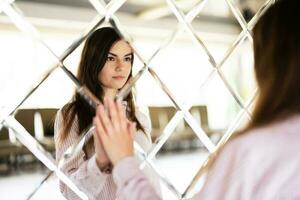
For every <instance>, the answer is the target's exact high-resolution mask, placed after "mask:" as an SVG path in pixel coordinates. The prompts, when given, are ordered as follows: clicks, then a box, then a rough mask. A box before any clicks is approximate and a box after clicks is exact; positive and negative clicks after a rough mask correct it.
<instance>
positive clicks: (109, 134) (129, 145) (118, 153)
mask: <svg viewBox="0 0 300 200" xmlns="http://www.w3.org/2000/svg"><path fill="white" fill-rule="evenodd" d="M105 101H106V105H108V108H109V109H108V110H109V113H106V112H105V111H104V107H103V105H99V106H98V108H97V112H96V116H95V117H94V124H95V126H96V134H97V137H96V138H98V139H100V140H101V142H102V144H103V147H104V149H105V151H106V154H107V156H108V157H109V159H110V161H111V162H112V163H113V165H116V164H117V163H118V162H119V161H120V160H122V159H123V158H125V157H129V156H133V137H132V136H133V135H134V133H135V124H134V123H132V122H130V121H128V119H127V118H126V114H125V110H124V108H123V106H122V105H121V103H120V102H113V101H112V100H105ZM108 114H109V115H108Z"/></svg>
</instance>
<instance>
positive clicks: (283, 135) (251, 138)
mask: <svg viewBox="0 0 300 200" xmlns="http://www.w3.org/2000/svg"><path fill="white" fill-rule="evenodd" d="M299 140H300V115H294V116H291V117H288V118H286V119H284V120H281V121H277V122H274V123H270V124H269V125H266V126H262V127H259V128H254V129H252V130H249V131H247V132H246V133H244V134H243V135H241V136H238V137H237V138H235V139H234V140H233V143H234V144H236V145H237V144H238V145H239V146H244V147H245V148H252V146H253V145H255V146H256V147H262V148H264V147H266V146H269V147H270V146H274V147H278V146H277V145H279V144H280V145H281V146H282V145H288V144H293V143H294V142H295V141H297V142H299Z"/></svg>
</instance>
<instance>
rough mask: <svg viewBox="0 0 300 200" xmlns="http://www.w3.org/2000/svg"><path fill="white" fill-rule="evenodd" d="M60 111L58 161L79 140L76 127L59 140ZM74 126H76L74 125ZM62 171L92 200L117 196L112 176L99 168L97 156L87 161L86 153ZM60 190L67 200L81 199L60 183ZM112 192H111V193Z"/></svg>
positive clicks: (75, 158) (57, 125) (58, 121)
mask: <svg viewBox="0 0 300 200" xmlns="http://www.w3.org/2000/svg"><path fill="white" fill-rule="evenodd" d="M61 118H62V117H61V113H60V111H59V112H58V113H57V115H56V119H55V125H54V134H55V136H54V137H55V144H56V160H57V161H59V160H60V158H61V157H62V156H63V153H64V152H65V150H66V149H67V148H68V147H69V146H71V145H72V144H74V143H75V142H76V141H77V140H78V138H79V137H78V136H77V134H76V132H75V130H76V127H75V126H72V127H71V130H70V133H69V134H68V136H67V138H66V139H65V140H64V141H63V142H61V141H59V140H58V134H59V131H60V129H61V124H62V119H61ZM73 125H74V124H73ZM61 170H62V171H63V172H64V173H65V174H66V175H67V176H68V177H70V179H71V180H72V181H73V182H74V183H75V185H77V187H78V188H79V189H80V190H81V191H82V192H84V193H85V194H86V195H87V196H88V197H89V198H90V199H95V197H101V196H103V198H102V199H113V198H106V196H107V195H115V192H116V191H115V190H116V188H115V187H113V181H112V176H111V175H109V174H105V173H102V172H101V171H100V169H99V168H98V166H97V163H96V156H95V155H94V156H92V157H91V158H89V159H85V156H84V152H83V151H81V152H80V153H79V154H78V155H76V156H74V157H73V158H71V159H69V160H68V161H66V162H65V163H64V164H63V166H62V167H61ZM60 190H61V192H62V194H63V195H64V196H65V197H66V198H67V199H80V198H79V197H78V196H77V195H76V194H75V193H74V192H73V191H72V190H71V189H69V187H67V186H66V185H65V184H64V183H63V182H60ZM110 190H111V191H110Z"/></svg>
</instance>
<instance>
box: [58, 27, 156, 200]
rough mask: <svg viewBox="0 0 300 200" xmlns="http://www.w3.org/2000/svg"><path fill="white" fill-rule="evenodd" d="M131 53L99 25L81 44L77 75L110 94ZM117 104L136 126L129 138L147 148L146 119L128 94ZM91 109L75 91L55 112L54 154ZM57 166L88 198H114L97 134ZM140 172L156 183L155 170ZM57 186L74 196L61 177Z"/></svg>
mask: <svg viewBox="0 0 300 200" xmlns="http://www.w3.org/2000/svg"><path fill="white" fill-rule="evenodd" d="M133 59H134V54H133V50H132V48H131V47H130V45H129V44H128V43H127V42H126V41H124V40H123V39H122V38H121V37H120V36H119V35H118V34H117V32H116V31H115V30H114V29H113V28H110V27H105V28H101V29H98V30H96V31H95V32H93V33H92V34H91V35H90V36H89V37H88V39H87V41H86V43H85V45H84V48H83V51H82V55H81V61H80V64H79V69H78V74H77V77H78V79H79V81H80V82H81V83H82V84H84V85H85V86H86V87H87V88H88V89H89V90H90V91H91V92H92V93H93V94H95V95H96V96H97V97H98V98H99V100H100V101H101V102H103V100H104V99H114V98H115V96H116V94H117V92H118V90H119V89H121V88H122V87H123V86H124V84H125V83H126V82H127V81H128V79H129V78H130V77H131V76H132V75H131V70H132V64H133ZM122 106H123V107H124V109H126V117H127V119H128V120H130V121H134V122H135V123H136V124H137V129H138V131H137V132H136V133H135V134H134V135H133V138H134V139H135V140H136V141H137V143H139V144H140V145H141V147H143V148H144V150H145V151H148V150H149V148H150V147H151V138H150V129H151V125H150V124H149V123H150V121H149V120H148V119H147V117H145V116H144V115H143V114H142V113H141V112H139V111H138V109H136V108H135V106H134V101H133V95H132V94H129V95H128V97H127V98H126V99H125V101H123V102H122ZM94 115H95V111H94V110H93V109H92V108H91V107H90V106H89V105H88V104H87V102H86V101H85V100H84V99H83V98H82V97H81V96H80V95H78V94H75V95H74V97H73V99H72V100H71V102H70V103H68V104H66V105H65V106H64V107H63V108H62V109H61V110H60V111H59V112H58V113H57V116H56V120H55V130H54V132H55V144H56V159H57V160H60V159H61V157H62V156H63V153H64V152H65V150H66V149H67V148H68V147H70V146H71V145H73V144H74V143H75V142H76V141H78V139H79V138H80V136H81V135H82V134H83V133H84V132H85V131H86V129H87V128H88V127H89V126H90V125H91V124H92V119H93V117H94ZM62 170H63V171H64V172H65V173H66V174H67V175H68V176H69V177H70V178H71V179H72V180H73V181H74V182H75V184H76V185H77V186H78V187H79V189H80V190H81V191H83V192H85V194H86V195H87V196H88V197H89V199H102V200H114V199H116V198H117V197H116V185H115V184H114V182H113V178H112V174H111V170H112V165H111V162H110V160H109V159H108V157H107V155H106V153H105V151H104V150H103V148H102V144H101V141H100V140H94V139H92V140H91V141H89V142H88V144H87V145H86V146H84V148H83V149H82V151H81V152H80V154H79V155H76V157H74V158H72V159H70V160H68V161H67V162H66V163H65V164H64V165H63V167H62ZM146 173H147V174H149V178H150V179H151V180H152V181H153V182H154V183H155V185H156V186H157V188H159V184H158V182H157V179H156V180H155V178H154V177H155V176H153V175H152V174H151V172H150V171H149V170H148V171H147V169H146ZM60 189H61V192H62V193H63V195H64V196H65V197H66V198H67V199H72V200H74V199H79V197H77V195H76V194H74V193H73V192H72V190H70V189H69V188H68V187H67V186H66V185H64V184H63V183H60ZM158 191H159V189H158Z"/></svg>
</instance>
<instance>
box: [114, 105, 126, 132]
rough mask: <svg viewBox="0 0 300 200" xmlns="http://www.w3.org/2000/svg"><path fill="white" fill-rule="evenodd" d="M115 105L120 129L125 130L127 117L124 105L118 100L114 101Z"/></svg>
mask: <svg viewBox="0 0 300 200" xmlns="http://www.w3.org/2000/svg"><path fill="white" fill-rule="evenodd" d="M116 107H117V111H118V117H119V122H120V126H121V129H122V130H126V128H127V122H128V119H127V117H126V112H125V108H124V106H123V105H122V104H121V102H120V101H117V102H116Z"/></svg>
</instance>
